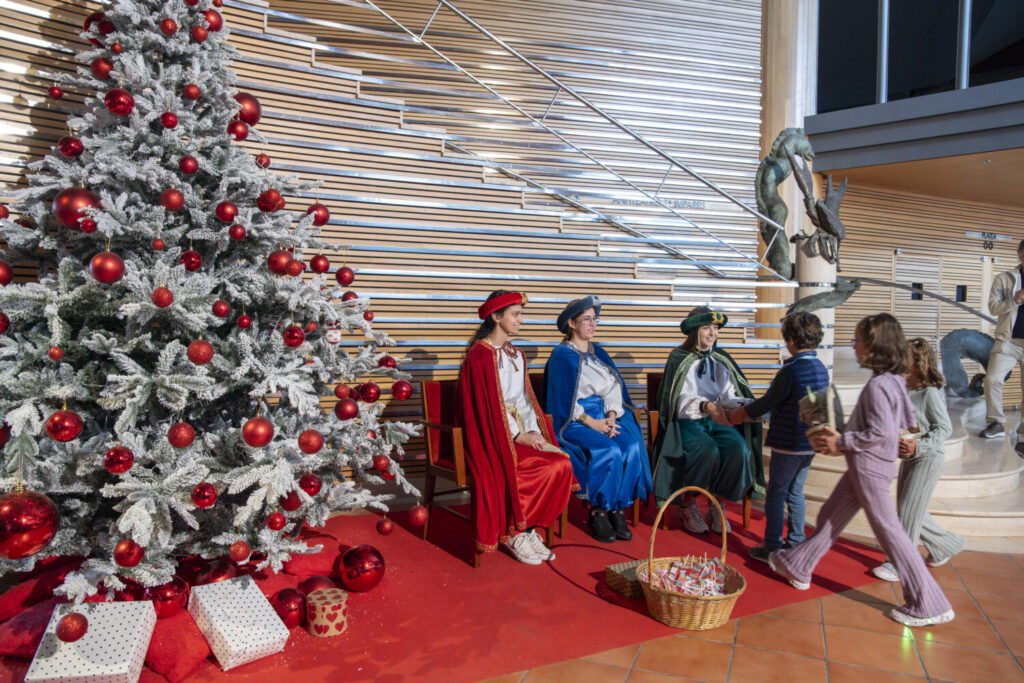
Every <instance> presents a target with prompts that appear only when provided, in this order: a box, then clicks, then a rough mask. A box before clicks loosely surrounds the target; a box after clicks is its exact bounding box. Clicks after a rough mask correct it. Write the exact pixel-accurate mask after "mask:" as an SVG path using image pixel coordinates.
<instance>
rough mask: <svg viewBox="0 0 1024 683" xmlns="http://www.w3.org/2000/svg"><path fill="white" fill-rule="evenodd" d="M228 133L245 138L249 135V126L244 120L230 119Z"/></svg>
mask: <svg viewBox="0 0 1024 683" xmlns="http://www.w3.org/2000/svg"><path fill="white" fill-rule="evenodd" d="M228 135H230V136H232V137H234V138H235V140H244V139H246V138H247V137H249V126H248V125H247V124H246V123H245V122H244V121H228Z"/></svg>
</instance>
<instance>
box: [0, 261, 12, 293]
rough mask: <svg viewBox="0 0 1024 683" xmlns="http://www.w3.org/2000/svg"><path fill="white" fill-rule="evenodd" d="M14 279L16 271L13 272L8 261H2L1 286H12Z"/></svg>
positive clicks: (0, 268) (0, 267) (0, 266)
mask: <svg viewBox="0 0 1024 683" xmlns="http://www.w3.org/2000/svg"><path fill="white" fill-rule="evenodd" d="M12 279H14V271H13V270H11V266H10V264H9V263H7V261H0V285H3V286H4V287H6V286H7V285H9V284H11V280H12Z"/></svg>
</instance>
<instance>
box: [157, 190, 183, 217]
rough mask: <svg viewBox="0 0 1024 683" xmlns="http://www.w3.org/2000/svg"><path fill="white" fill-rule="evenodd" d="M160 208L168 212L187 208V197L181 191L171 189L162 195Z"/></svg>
mask: <svg viewBox="0 0 1024 683" xmlns="http://www.w3.org/2000/svg"><path fill="white" fill-rule="evenodd" d="M160 206H162V207H164V208H165V209H167V210H168V211H177V210H179V209H180V208H181V207H183V206H185V195H184V194H182V193H181V191H180V190H175V189H174V188H173V187H169V188H167V189H166V190H164V191H163V192H161V193H160Z"/></svg>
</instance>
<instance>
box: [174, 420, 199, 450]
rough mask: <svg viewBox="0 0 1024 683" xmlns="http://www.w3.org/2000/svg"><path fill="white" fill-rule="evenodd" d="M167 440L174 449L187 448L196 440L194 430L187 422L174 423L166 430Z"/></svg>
mask: <svg viewBox="0 0 1024 683" xmlns="http://www.w3.org/2000/svg"><path fill="white" fill-rule="evenodd" d="M167 440H168V441H169V442H170V444H171V445H172V446H174V447H175V448H188V447H189V446H191V445H192V442H193V441H195V440H196V430H194V429H193V428H192V425H190V424H189V423H188V422H175V423H174V424H172V425H171V428H170V429H168V430H167Z"/></svg>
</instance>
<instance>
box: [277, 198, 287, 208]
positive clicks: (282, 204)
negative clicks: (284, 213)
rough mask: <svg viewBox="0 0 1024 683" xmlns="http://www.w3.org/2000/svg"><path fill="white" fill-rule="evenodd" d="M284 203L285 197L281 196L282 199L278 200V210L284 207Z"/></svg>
mask: <svg viewBox="0 0 1024 683" xmlns="http://www.w3.org/2000/svg"><path fill="white" fill-rule="evenodd" d="M284 205H285V201H284V197H281V198H280V199H278V200H277V210H278V211H281V210H283V209H284Z"/></svg>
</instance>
